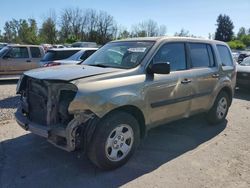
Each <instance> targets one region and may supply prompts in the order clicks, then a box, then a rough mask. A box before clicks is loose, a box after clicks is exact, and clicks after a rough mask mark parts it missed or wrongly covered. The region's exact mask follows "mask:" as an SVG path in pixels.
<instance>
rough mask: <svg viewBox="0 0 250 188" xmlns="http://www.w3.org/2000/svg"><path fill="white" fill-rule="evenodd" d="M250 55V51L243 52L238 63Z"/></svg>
mask: <svg viewBox="0 0 250 188" xmlns="http://www.w3.org/2000/svg"><path fill="white" fill-rule="evenodd" d="M249 56H250V52H249V53H248V52H241V53H240V55H239V56H238V61H237V62H238V63H239V64H240V63H241V62H242V61H243V60H244V59H245V58H246V57H249Z"/></svg>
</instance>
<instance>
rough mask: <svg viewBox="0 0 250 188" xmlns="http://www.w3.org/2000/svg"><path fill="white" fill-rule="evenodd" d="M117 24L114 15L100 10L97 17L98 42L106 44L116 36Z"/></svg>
mask: <svg viewBox="0 0 250 188" xmlns="http://www.w3.org/2000/svg"><path fill="white" fill-rule="evenodd" d="M116 32H117V25H116V23H115V21H114V18H113V16H111V15H109V14H108V13H107V12H104V11H100V12H99V15H98V19H97V35H98V36H97V43H99V44H105V43H106V42H109V41H111V40H113V39H114V38H115V36H116Z"/></svg>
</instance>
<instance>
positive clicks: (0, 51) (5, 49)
mask: <svg viewBox="0 0 250 188" xmlns="http://www.w3.org/2000/svg"><path fill="white" fill-rule="evenodd" d="M8 51H9V47H3V48H2V49H1V50H0V57H2V56H4V55H5V54H6V53H7V52H8Z"/></svg>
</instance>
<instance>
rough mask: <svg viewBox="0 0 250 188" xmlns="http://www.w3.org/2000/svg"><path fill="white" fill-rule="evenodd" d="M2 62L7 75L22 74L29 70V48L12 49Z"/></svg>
mask: <svg viewBox="0 0 250 188" xmlns="http://www.w3.org/2000/svg"><path fill="white" fill-rule="evenodd" d="M5 57H6V58H3V60H2V66H3V69H4V71H5V74H20V73H22V72H23V71H25V70H28V69H29V62H30V57H29V51H28V48H27V47H12V48H11V50H10V51H9V52H8V54H6V55H5Z"/></svg>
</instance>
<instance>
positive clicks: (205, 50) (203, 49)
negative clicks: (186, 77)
mask: <svg viewBox="0 0 250 188" xmlns="http://www.w3.org/2000/svg"><path fill="white" fill-rule="evenodd" d="M189 47H190V56H191V62H192V67H193V68H198V67H212V66H214V57H213V52H212V48H211V46H210V45H208V44H198V43H190V44H189Z"/></svg>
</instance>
